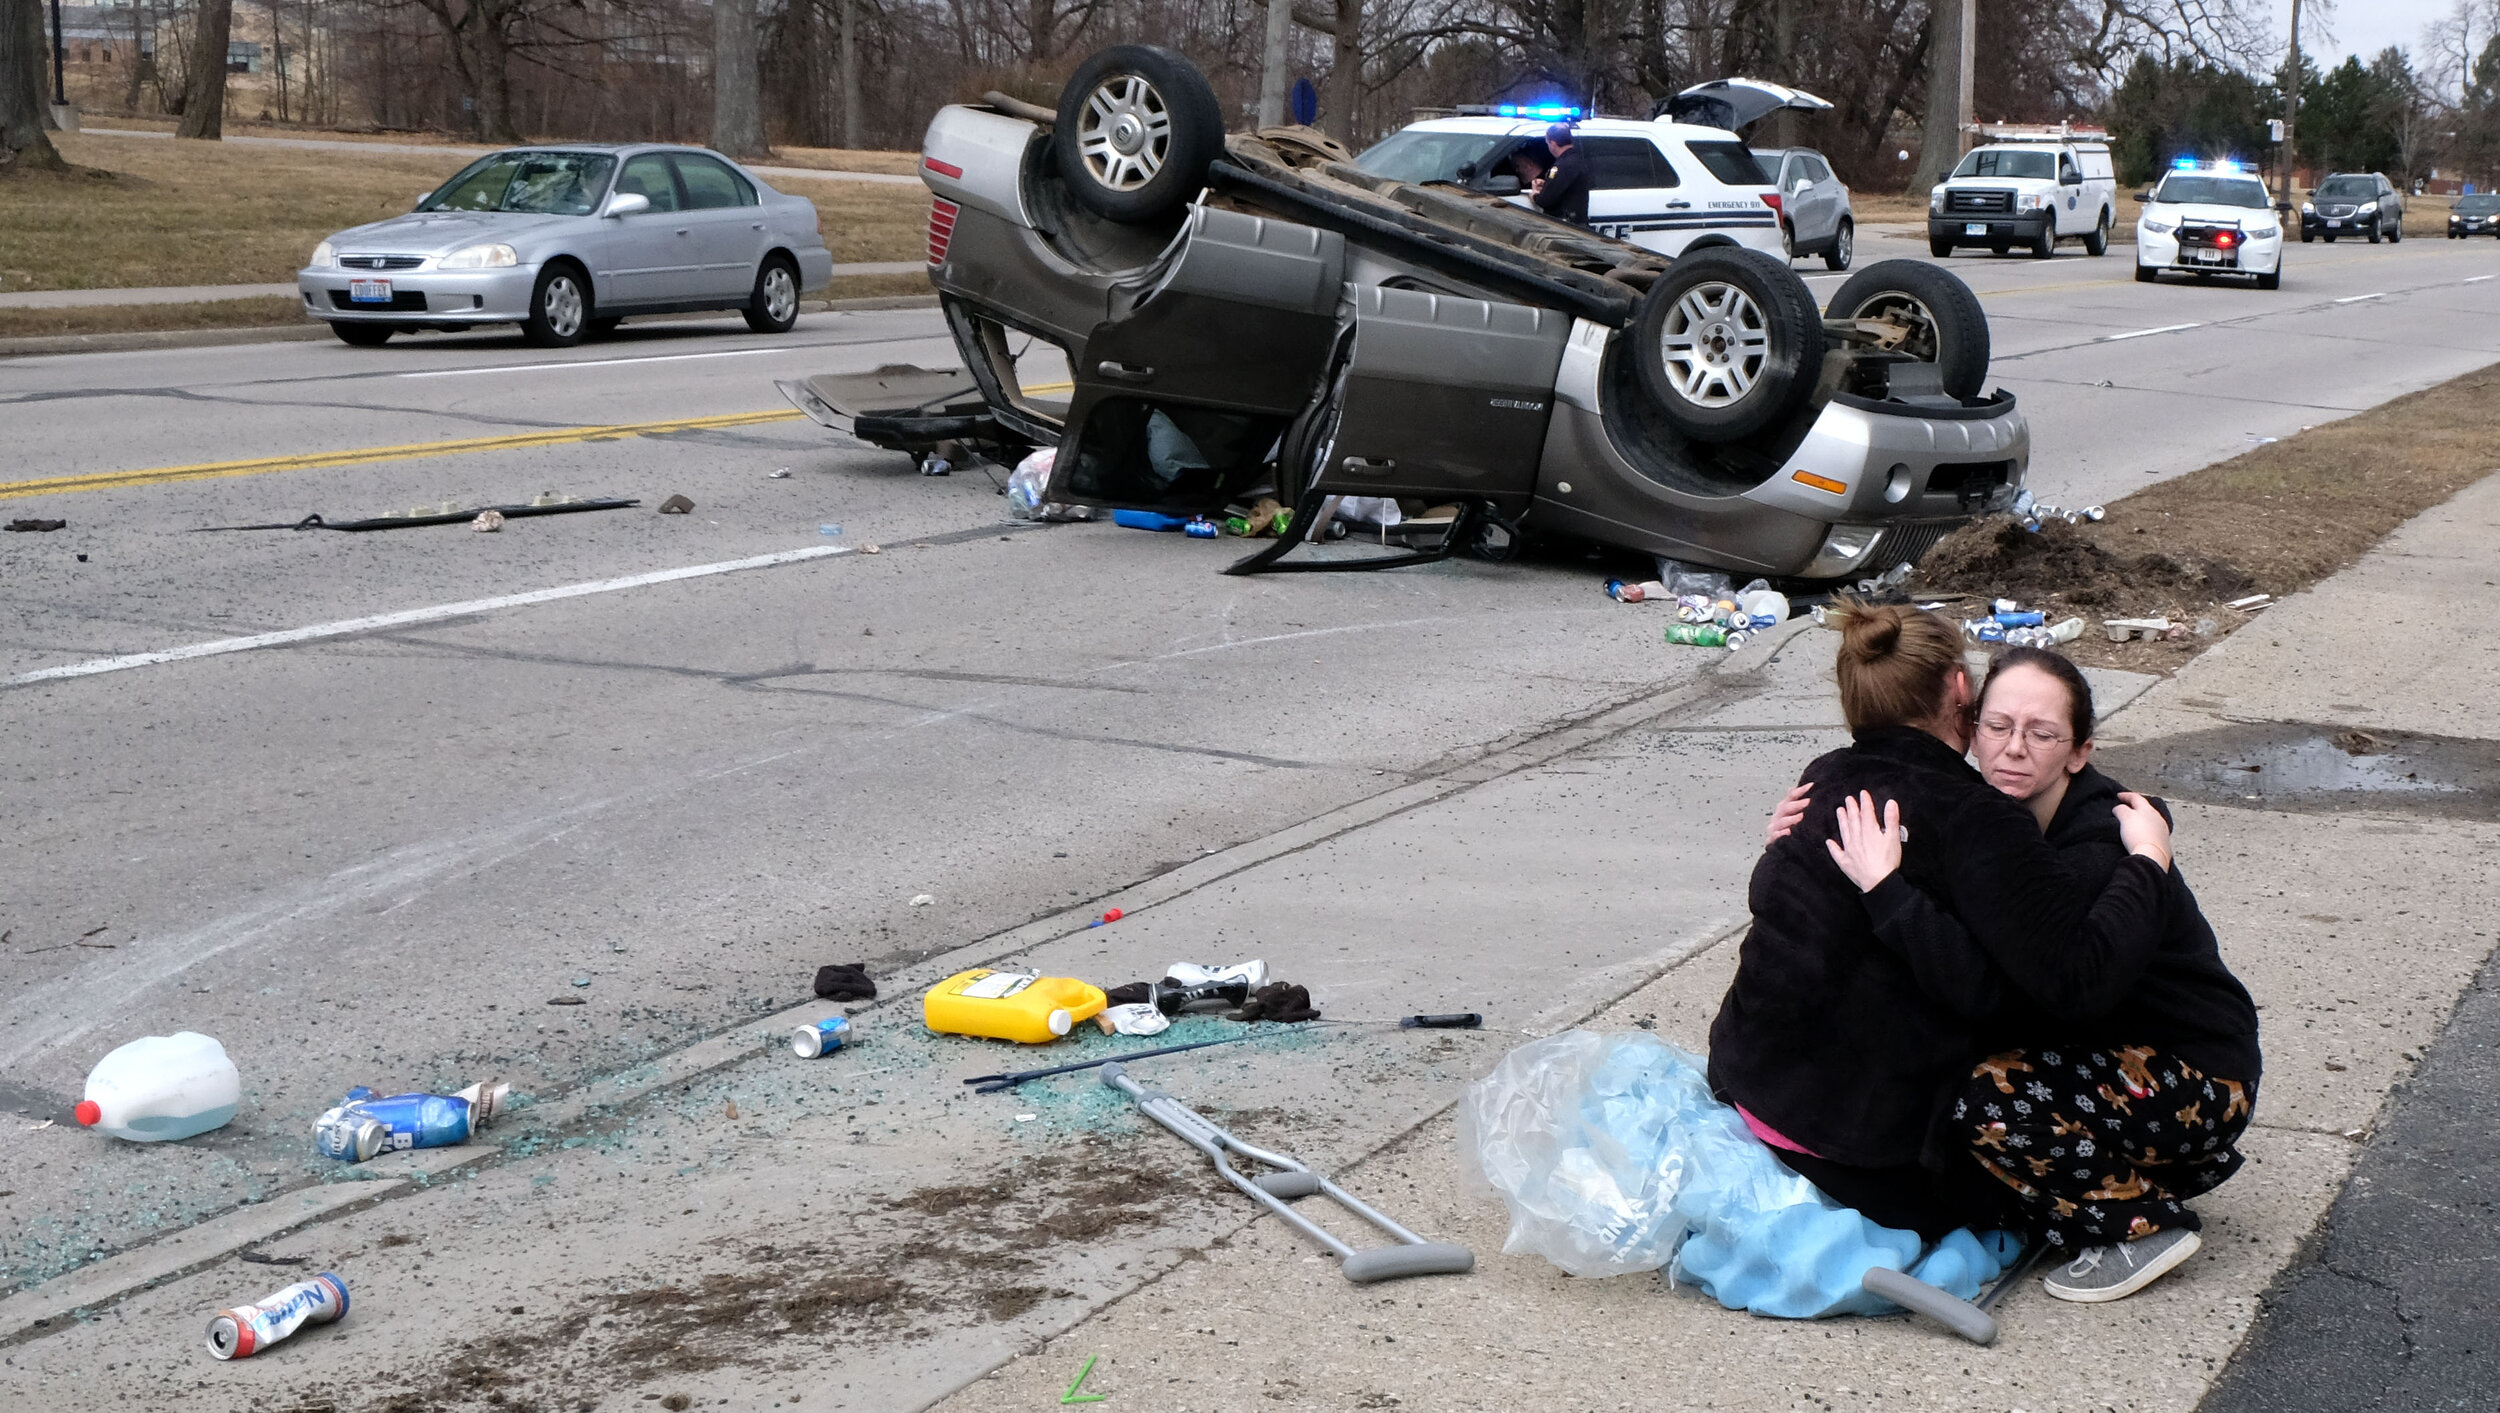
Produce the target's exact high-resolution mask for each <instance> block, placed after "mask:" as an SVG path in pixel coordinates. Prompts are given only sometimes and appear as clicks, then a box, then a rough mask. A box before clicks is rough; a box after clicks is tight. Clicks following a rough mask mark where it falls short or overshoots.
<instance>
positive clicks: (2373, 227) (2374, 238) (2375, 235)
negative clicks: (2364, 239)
mask: <svg viewBox="0 0 2500 1413" xmlns="http://www.w3.org/2000/svg"><path fill="white" fill-rule="evenodd" d="M2378 242H2379V229H2378V218H2377V217H2376V216H2373V217H2371V218H2370V244H2372V245H2376V244H2378Z"/></svg>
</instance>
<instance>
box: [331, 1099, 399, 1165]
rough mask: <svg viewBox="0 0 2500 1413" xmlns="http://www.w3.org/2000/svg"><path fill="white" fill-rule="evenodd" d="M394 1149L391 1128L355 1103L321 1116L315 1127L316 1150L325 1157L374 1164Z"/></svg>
mask: <svg viewBox="0 0 2500 1413" xmlns="http://www.w3.org/2000/svg"><path fill="white" fill-rule="evenodd" d="M390 1146H391V1126H390V1125H389V1124H386V1123H384V1122H382V1121H381V1120H380V1119H377V1118H375V1117H373V1116H372V1115H371V1114H368V1113H366V1112H365V1111H364V1110H362V1109H359V1108H357V1107H356V1106H355V1105H353V1104H342V1105H340V1106H339V1107H337V1108H335V1109H331V1110H329V1111H327V1112H325V1113H323V1114H322V1116H321V1117H320V1118H319V1119H318V1120H316V1121H315V1122H314V1124H313V1150H314V1151H315V1152H318V1153H319V1154H321V1156H322V1157H324V1158H337V1159H340V1160H342V1161H345V1162H350V1163H367V1162H371V1161H372V1160H373V1159H374V1158H375V1157H377V1156H379V1155H380V1154H381V1152H382V1151H383V1150H384V1149H386V1148H388V1147H390Z"/></svg>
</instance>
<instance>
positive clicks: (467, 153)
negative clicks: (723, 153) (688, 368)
mask: <svg viewBox="0 0 2500 1413" xmlns="http://www.w3.org/2000/svg"><path fill="white" fill-rule="evenodd" d="M81 131H82V132H83V133H84V135H86V136H88V137H154V138H164V139H166V140H167V141H171V140H172V139H173V134H172V133H169V132H146V131H142V130H140V129H137V128H84V129H81ZM219 140H220V141H223V142H230V143H235V144H237V145H240V146H245V147H293V148H299V149H308V150H311V151H315V152H407V153H414V154H416V155H417V156H420V157H433V156H448V157H483V156H485V155H486V154H487V153H489V152H500V151H502V150H503V149H502V148H500V147H472V146H465V145H458V144H451V143H440V142H348V141H344V140H341V139H338V138H322V137H228V138H221V139H219ZM514 145H516V146H518V145H524V144H514ZM741 165H743V166H745V167H746V169H747V170H748V171H750V172H753V173H755V174H756V175H757V176H760V177H766V178H769V179H771V180H773V181H783V180H797V181H831V182H873V183H876V184H879V185H883V186H918V185H920V178H918V177H916V176H910V175H905V174H900V173H895V172H834V171H827V170H826V169H824V168H822V167H759V166H756V165H754V164H753V163H742V164H741Z"/></svg>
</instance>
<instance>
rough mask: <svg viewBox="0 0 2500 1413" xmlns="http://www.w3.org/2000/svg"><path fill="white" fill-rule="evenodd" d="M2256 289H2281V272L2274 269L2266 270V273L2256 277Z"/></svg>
mask: <svg viewBox="0 0 2500 1413" xmlns="http://www.w3.org/2000/svg"><path fill="white" fill-rule="evenodd" d="M2257 288H2259V289H2281V288H2283V272H2282V271H2281V270H2280V269H2274V270H2268V271H2266V272H2265V273H2264V274H2262V275H2259V276H2258V277H2257Z"/></svg>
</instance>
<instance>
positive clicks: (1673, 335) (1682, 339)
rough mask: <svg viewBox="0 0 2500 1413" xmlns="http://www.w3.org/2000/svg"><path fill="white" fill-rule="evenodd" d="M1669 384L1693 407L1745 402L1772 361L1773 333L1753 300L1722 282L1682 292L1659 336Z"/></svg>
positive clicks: (1660, 351) (1741, 291)
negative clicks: (1764, 369)
mask: <svg viewBox="0 0 2500 1413" xmlns="http://www.w3.org/2000/svg"><path fill="white" fill-rule="evenodd" d="M1658 351H1659V353H1660V355H1661V358H1662V361H1663V362H1664V363H1665V365H1666V374H1667V381H1668V383H1669V384H1670V385H1672V386H1673V387H1674V389H1675V393H1676V395H1677V396H1678V397H1681V398H1683V399H1684V400H1685V401H1686V402H1689V403H1691V404H1693V405H1694V406H1696V407H1732V406H1734V405H1735V404H1737V403H1739V402H1742V401H1744V399H1745V397H1746V395H1747V394H1749V393H1751V392H1752V391H1753V390H1754V387H1755V386H1756V385H1757V384H1758V383H1759V382H1760V381H1761V379H1762V371H1763V368H1764V367H1765V366H1766V365H1767V364H1768V363H1769V362H1770V360H1771V331H1770V328H1769V321H1768V320H1767V319H1765V318H1764V317H1763V314H1762V308H1761V306H1760V305H1757V304H1755V303H1754V301H1753V297H1752V296H1751V295H1748V294H1746V293H1745V292H1744V291H1743V290H1742V289H1739V288H1737V287H1736V286H1735V285H1732V284H1729V283H1727V282H1726V281H1723V280H1710V281H1707V282H1704V283H1702V284H1697V285H1695V286H1693V287H1692V288H1691V289H1688V290H1686V291H1684V293H1683V294H1682V295H1680V296H1679V297H1678V298H1677V299H1676V301H1675V307H1674V308H1673V309H1672V310H1670V311H1668V314H1667V323H1666V327H1665V329H1663V330H1661V331H1660V333H1659V335H1658Z"/></svg>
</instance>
